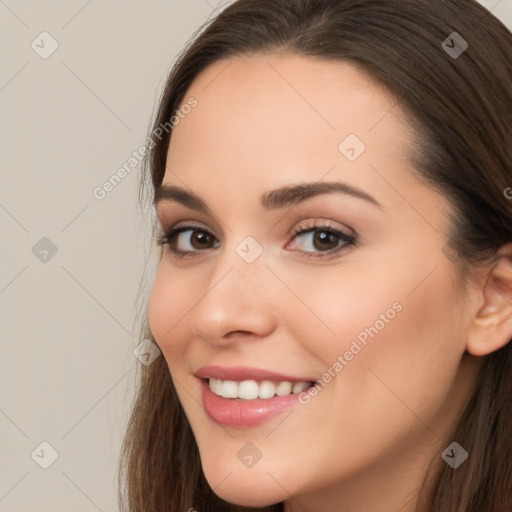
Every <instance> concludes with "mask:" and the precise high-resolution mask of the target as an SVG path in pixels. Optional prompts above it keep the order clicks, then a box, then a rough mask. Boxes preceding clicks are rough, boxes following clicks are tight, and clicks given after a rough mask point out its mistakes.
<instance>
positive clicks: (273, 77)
mask: <svg viewBox="0 0 512 512" xmlns="http://www.w3.org/2000/svg"><path fill="white" fill-rule="evenodd" d="M190 98H194V99H195V100H196V101H197V106H196V107H194V108H193V109H192V110H191V111H190V112H189V113H187V114H186V115H183V119H181V120H180V122H179V123H178V124H177V125H176V126H175V128H174V130H173V134H172V137H171V142H170V145H169V152H168V159H167V170H166V176H165V177H164V183H169V182H176V180H175V179H173V176H172V173H171V172H170V171H171V170H172V172H174V173H176V174H177V175H179V176H180V177H181V178H182V179H184V180H185V181H186V183H187V184H190V186H192V187H193V188H196V189H197V188H199V189H200V188H201V183H202V182H203V180H204V179H205V178H207V179H210V178H208V176H210V175H211V174H214V175H215V176H216V179H217V182H218V183H219V184H223V185H224V186H226V185H227V184H228V183H229V184H231V185H232V186H237V185H239V186H241V187H242V186H243V187H245V188H246V186H247V183H248V181H250V182H252V183H254V184H255V186H257V184H258V183H262V182H263V181H265V183H266V186H265V188H268V187H272V186H275V187H278V186H280V185H283V184H286V183H289V182H290V180H295V181H303V180H311V179H312V178H313V179H317V180H319V179H321V178H322V176H325V175H326V174H327V173H329V178H344V179H345V178H347V177H348V179H349V181H351V182H352V183H354V184H358V185H361V186H364V185H365V182H367V181H368V179H370V177H371V175H373V176H374V175H375V171H374V170H372V169H371V167H369V164H370V163H371V162H373V164H374V165H377V167H380V166H382V164H383V162H385V163H386V165H387V166H392V167H393V166H394V167H400V168H404V167H407V166H408V165H409V162H408V161H407V158H406V152H407V150H408V149H409V148H410V146H411V141H412V138H411V133H412V132H411V129H410V128H409V126H408V124H407V122H406V118H405V116H404V114H403V112H402V110H401V109H400V106H399V105H398V104H397V102H396V100H395V99H394V98H393V96H392V95H390V94H389V93H388V91H387V90H386V89H385V88H383V87H382V86H381V85H380V84H378V83H377V82H376V81H375V80H373V79H372V78H371V77H369V76H368V75H366V74H365V73H364V72H362V71H360V70H358V69H357V68H356V67H354V66H353V65H352V64H350V63H348V62H338V61H327V60H320V59H314V58H310V57H300V56H296V55H255V56H250V57H248V56H244V57H240V58H234V59H229V60H224V61H220V62H216V63H215V64H214V65H212V66H211V67H209V68H207V69H206V70H205V71H204V72H203V73H201V74H200V75H199V76H198V77H197V78H196V80H195V81H194V82H193V83H192V85H191V87H190V88H189V90H188V91H187V94H186V95H185V98H184V101H183V104H185V103H186V102H187V101H188V100H189V99H190ZM352 149H354V151H352ZM347 150H349V152H348V153H347ZM354 153H355V154H354ZM354 156H355V157H356V159H353V157H354ZM347 157H351V158H347ZM175 184H176V183H175ZM223 185H220V186H223ZM267 185H268V186H267Z"/></svg>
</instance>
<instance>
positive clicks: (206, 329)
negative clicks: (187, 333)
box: [189, 250, 276, 346]
mask: <svg viewBox="0 0 512 512" xmlns="http://www.w3.org/2000/svg"><path fill="white" fill-rule="evenodd" d="M227 252H228V251H226V253H227ZM212 268H213V267H212ZM272 279H274V281H275V278H273V275H272V273H271V272H270V270H269V269H268V268H267V266H266V265H265V263H264V258H263V257H262V256H260V258H259V259H258V260H256V261H255V262H252V263H247V262H246V261H244V260H243V259H242V258H241V257H240V256H239V255H238V254H237V253H236V251H234V250H233V251H229V254H224V255H221V256H220V257H219V259H218V260H217V261H216V264H215V268H213V270H212V273H211V278H210V280H209V282H208V285H207V286H205V292H204V295H203V297H202V298H201V299H200V300H199V302H198V303H197V304H196V305H195V307H194V308H192V310H191V311H190V313H189V327H190V330H191V333H192V334H193V335H195V336H197V337H200V338H202V339H204V340H206V341H207V342H208V343H210V344H213V345H216V346H228V345H230V344H233V343H236V342H237V341H239V340H242V339H243V340H248V339H258V338H261V337H265V336H269V335H270V334H271V333H272V332H273V330H274V329H275V328H276V317H275V312H276V307H275V301H274V300H273V299H272V297H275V291H274V292H273V291H272V289H271V288H272Z"/></svg>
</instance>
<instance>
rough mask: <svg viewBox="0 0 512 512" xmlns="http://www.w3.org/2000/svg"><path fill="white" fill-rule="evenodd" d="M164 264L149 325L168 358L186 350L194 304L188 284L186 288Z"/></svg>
mask: <svg viewBox="0 0 512 512" xmlns="http://www.w3.org/2000/svg"><path fill="white" fill-rule="evenodd" d="M165 267H166V266H165V262H163V261H162V262H161V263H160V267H159V269H158V272H157V275H156V277H155V281H154V284H153V288H152V290H151V295H150V298H149V304H148V323H149V327H150V329H151V332H152V334H153V336H154V337H155V341H156V342H157V344H158V346H159V347H160V349H161V350H162V352H163V353H164V355H165V356H167V354H170V353H172V354H173V355H176V354H177V353H180V352H182V351H183V350H184V348H185V346H184V343H183V342H181V341H180V340H183V339H186V338H185V337H184V333H185V329H188V323H187V312H188V311H189V310H190V308H191V307H192V304H193V297H192V292H191V290H192V289H193V287H192V286H190V283H188V285H187V286H183V284H182V283H181V282H180V278H179V276H178V275H177V273H173V274H172V275H171V273H170V272H169V271H168V269H166V268H165Z"/></svg>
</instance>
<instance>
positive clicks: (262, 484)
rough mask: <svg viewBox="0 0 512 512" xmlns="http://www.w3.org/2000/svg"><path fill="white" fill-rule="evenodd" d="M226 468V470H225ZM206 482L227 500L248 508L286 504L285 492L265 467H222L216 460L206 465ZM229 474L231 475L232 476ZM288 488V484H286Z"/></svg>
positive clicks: (204, 469) (204, 466) (219, 495)
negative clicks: (282, 502)
mask: <svg viewBox="0 0 512 512" xmlns="http://www.w3.org/2000/svg"><path fill="white" fill-rule="evenodd" d="M224 468H225V469H224ZM203 471H204V474H205V477H206V480H207V482H208V484H209V485H210V487H211V488H212V490H213V492H214V493H215V494H216V495H217V496H218V497H219V498H221V499H223V500H224V501H227V502H228V503H232V504H234V505H240V506H244V507H255V508H258V507H267V506H269V505H273V504H275V503H279V502H281V501H284V500H285V499H286V498H287V496H288V493H286V492H285V490H284V489H283V487H281V486H280V485H279V484H278V483H277V482H276V480H275V479H274V478H272V477H271V476H270V475H269V474H268V473H267V472H266V471H265V468H264V467H263V466H262V467H260V468H258V469H256V467H253V468H242V469H241V468H237V467H229V466H227V465H226V466H221V465H219V464H218V462H217V463H215V461H212V462H211V463H210V464H204V463H203ZM228 475H229V476H228ZM284 487H286V484H284Z"/></svg>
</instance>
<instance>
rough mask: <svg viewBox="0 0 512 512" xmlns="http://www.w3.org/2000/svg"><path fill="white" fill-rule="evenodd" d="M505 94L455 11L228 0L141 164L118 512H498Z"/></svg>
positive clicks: (500, 64) (492, 62) (507, 154)
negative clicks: (151, 352)
mask: <svg viewBox="0 0 512 512" xmlns="http://www.w3.org/2000/svg"><path fill="white" fill-rule="evenodd" d="M511 84H512V36H511V34H510V32H509V31H508V30H507V29H506V28H505V27H504V25H503V24H502V23H500V22H499V21H498V20H497V19H496V18H495V17H493V16H492V15H491V14H490V13H489V12H488V11H486V10H485V9H484V8H483V7H481V6H480V5H479V4H478V3H477V2H475V1H473V0H453V1H449V2H447V1H445V0H270V1H269V0H266V1H263V0H239V1H237V2H234V3H233V4H232V5H230V6H229V7H228V8H227V9H225V10H224V11H223V12H222V13H221V14H219V15H218V17H217V18H216V19H215V20H213V21H212V22H211V23H210V24H209V25H208V26H207V27H206V28H205V29H204V30H203V31H202V32H201V33H200V34H199V35H197V36H196V38H195V40H194V41H193V42H192V43H191V44H190V45H189V46H188V47H187V48H186V50H185V51H184V52H183V53H182V55H181V56H180V59H179V60H178V62H177V63H176V65H175V66H174V69H173V70H172V72H171V74H170V76H169V79H168V81H167V84H166V87H165V90H164V93H163V96H162V99H161V102H160V108H159V110H158V113H157V116H156V119H155V121H154V126H153V131H152V135H151V144H150V153H149V155H148V158H147V161H146V167H145V168H146V171H147V173H148V174H147V175H146V178H148V177H150V179H151V186H152V199H153V200H154V204H155V208H156V210H155V211H156V214H157V216H158V220H159V223H160V225H161V236H160V238H159V241H160V243H161V245H162V250H161V259H160V264H159V268H158V272H157V275H156V278H155V282H154V286H153V289H152V293H151V298H150V301H149V305H148V329H150V330H149V331H148V336H149V337H150V338H151V339H152V340H153V341H154V342H155V343H156V344H157V345H158V347H159V348H160V350H161V352H162V355H163V357H160V358H157V359H156V360H155V361H154V362H153V363H152V364H151V365H148V366H147V367H144V368H143V369H142V376H141V385H140V389H139V391H138V396H137V400H136V403H135V404H134V409H133V413H132V416H131V420H130V423H129V426H128V430H127V434H126V437H125V443H124V459H123V460H122V461H121V464H122V465H121V466H120V469H121V477H120V478H121V480H120V481H121V483H123V482H125V483H126V488H127V508H126V510H127V511H130V512H135V511H137V512H142V511H152V512H154V511H159V512H160V511H161V512H171V511H187V510H188V511H192V510H197V511H199V512H202V511H212V512H213V511H215V512H218V511H224V510H226V511H228V510H230V511H238V510H254V509H258V510H260V509H261V510H266V511H278V510H284V511H286V512H298V511H308V512H315V511H320V510H321V511H322V512H331V511H333V512H334V511H343V512H360V511H363V510H364V511H368V512H382V511H390V512H391V511H393V512H395V511H396V512H398V511H400V512H413V511H415V512H427V511H435V512H441V511H442V512H455V511H461V512H462V511H466V512H474V511H479V512H506V511H507V512H509V511H510V510H512V495H511V494H512V493H511V489H512V467H511V465H512V440H511V437H510V428H511V426H512V416H511V399H512V369H511V368H512V349H511V343H510V341H511V338H512V201H511V200H510V194H507V190H510V187H511V186H512V144H511V140H512V128H511V127H512V90H511ZM187 105H188V106H187Z"/></svg>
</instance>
